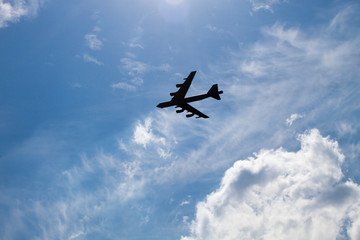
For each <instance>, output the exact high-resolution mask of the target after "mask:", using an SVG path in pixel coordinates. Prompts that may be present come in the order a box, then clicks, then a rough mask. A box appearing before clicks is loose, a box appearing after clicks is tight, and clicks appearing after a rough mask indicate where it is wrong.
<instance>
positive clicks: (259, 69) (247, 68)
mask: <svg viewBox="0 0 360 240" xmlns="http://www.w3.org/2000/svg"><path fill="white" fill-rule="evenodd" d="M241 71H242V72H243V73H247V74H250V75H253V76H254V77H261V76H264V75H265V73H266V67H265V66H263V65H262V64H261V63H260V62H258V61H244V62H243V63H242V64H241Z"/></svg>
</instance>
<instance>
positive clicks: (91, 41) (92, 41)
mask: <svg viewBox="0 0 360 240" xmlns="http://www.w3.org/2000/svg"><path fill="white" fill-rule="evenodd" d="M85 40H86V44H87V46H88V47H89V48H90V49H91V50H100V49H101V48H102V46H103V42H102V41H101V40H99V39H98V37H97V35H96V34H95V33H88V34H86V35H85Z"/></svg>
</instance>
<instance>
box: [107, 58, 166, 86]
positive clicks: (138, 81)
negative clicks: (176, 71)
mask: <svg viewBox="0 0 360 240" xmlns="http://www.w3.org/2000/svg"><path fill="white" fill-rule="evenodd" d="M120 62H121V65H120V66H119V69H120V70H122V71H126V73H127V75H128V77H129V79H127V80H126V81H121V82H118V83H115V84H112V85H111V87H112V88H114V89H116V88H118V89H124V90H135V89H136V88H138V87H139V86H141V85H142V84H143V82H144V79H143V76H144V74H145V73H147V72H149V71H165V72H168V71H170V70H171V66H170V65H169V64H161V65H159V66H153V65H151V64H148V63H145V62H142V61H140V60H137V59H136V55H134V54H132V53H127V57H124V58H122V59H121V60H120Z"/></svg>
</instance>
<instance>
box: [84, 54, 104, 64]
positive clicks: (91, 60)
mask: <svg viewBox="0 0 360 240" xmlns="http://www.w3.org/2000/svg"><path fill="white" fill-rule="evenodd" d="M83 59H84V61H85V62H89V63H95V64H96V65H99V66H102V65H104V63H103V62H100V61H99V60H97V59H96V58H95V57H93V56H90V55H89V54H86V53H84V54H83Z"/></svg>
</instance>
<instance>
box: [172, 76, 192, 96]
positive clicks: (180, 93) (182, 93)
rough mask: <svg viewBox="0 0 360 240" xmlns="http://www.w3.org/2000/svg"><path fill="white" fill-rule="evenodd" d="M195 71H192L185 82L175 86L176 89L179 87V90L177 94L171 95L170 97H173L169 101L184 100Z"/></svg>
mask: <svg viewBox="0 0 360 240" xmlns="http://www.w3.org/2000/svg"><path fill="white" fill-rule="evenodd" d="M195 73H196V71H193V72H191V73H190V74H189V76H188V77H187V78H185V79H184V80H185V82H184V83H181V84H176V86H177V87H179V90H178V91H177V92H174V93H171V94H170V95H171V96H173V98H172V99H171V100H180V99H184V98H185V95H186V93H187V91H188V90H189V87H190V85H191V82H192V80H193V78H194V76H195Z"/></svg>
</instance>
